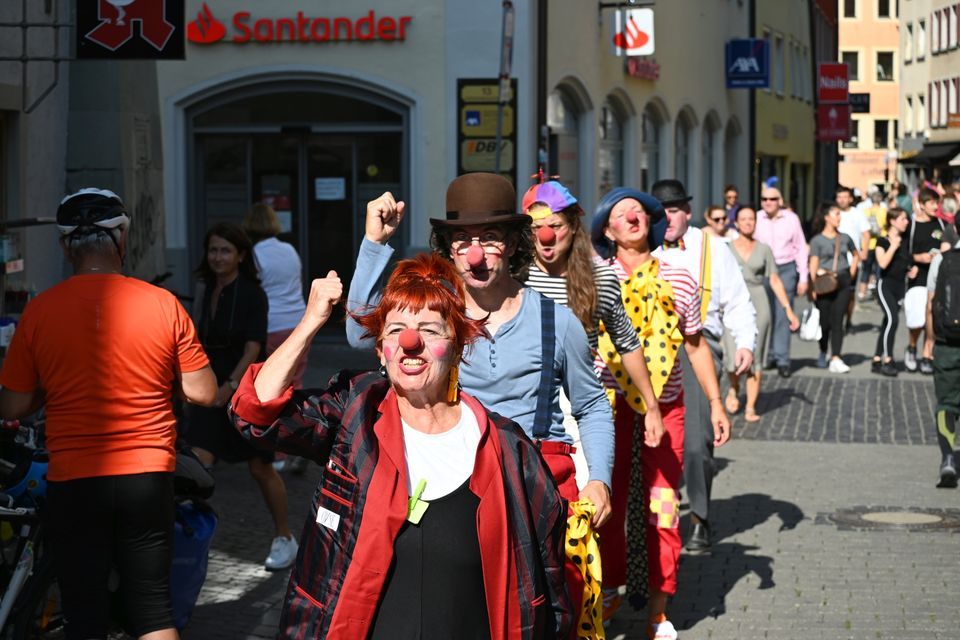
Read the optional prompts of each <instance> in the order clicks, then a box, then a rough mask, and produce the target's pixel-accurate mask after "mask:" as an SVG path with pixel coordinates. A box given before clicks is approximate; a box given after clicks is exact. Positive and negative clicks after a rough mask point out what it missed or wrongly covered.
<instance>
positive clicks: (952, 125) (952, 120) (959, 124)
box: [947, 113, 960, 129]
mask: <svg viewBox="0 0 960 640" xmlns="http://www.w3.org/2000/svg"><path fill="white" fill-rule="evenodd" d="M947 127H948V128H949V129H960V113H950V114H947Z"/></svg>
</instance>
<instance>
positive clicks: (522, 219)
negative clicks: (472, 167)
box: [430, 173, 531, 227]
mask: <svg viewBox="0 0 960 640" xmlns="http://www.w3.org/2000/svg"><path fill="white" fill-rule="evenodd" d="M530 221H531V220H530V216H528V215H526V214H522V213H517V192H516V190H514V188H513V185H512V184H510V181H509V180H507V179H506V178H504V177H503V176H499V175H497V174H495V173H467V174H464V175H462V176H460V177H458V178H456V179H454V180H453V182H451V183H450V186H448V187H447V217H446V218H445V219H440V218H430V224H432V225H433V226H435V227H466V226H469V225H473V224H530Z"/></svg>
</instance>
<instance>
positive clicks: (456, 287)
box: [353, 253, 486, 355]
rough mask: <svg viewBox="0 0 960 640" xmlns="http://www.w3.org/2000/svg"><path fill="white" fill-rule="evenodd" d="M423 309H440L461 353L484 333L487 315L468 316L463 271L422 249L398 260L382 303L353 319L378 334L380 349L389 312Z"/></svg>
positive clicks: (372, 334)
mask: <svg viewBox="0 0 960 640" xmlns="http://www.w3.org/2000/svg"><path fill="white" fill-rule="evenodd" d="M421 309H430V310H431V311H436V312H437V313H439V314H440V316H441V317H442V318H443V319H444V320H446V321H447V324H448V325H449V326H450V328H451V330H452V331H453V336H452V338H453V343H454V345H455V347H456V349H455V351H456V353H457V354H458V355H460V354H462V353H463V349H464V347H465V346H466V345H468V344H470V343H471V342H473V341H474V340H476V339H477V338H478V337H480V336H481V335H483V325H484V324H485V323H486V319H484V320H472V319H470V318H469V317H467V305H466V302H464V290H463V282H462V281H461V280H460V275H459V274H458V273H457V271H456V268H454V266H453V264H452V263H451V262H450V261H449V260H445V259H444V258H442V257H440V256H439V255H438V254H436V253H420V254H417V255H416V256H415V257H413V258H410V259H409V260H401V261H400V262H398V263H397V268H396V269H394V271H393V274H392V275H391V276H390V280H388V281H387V286H386V287H385V288H384V290H383V299H381V300H380V304H378V305H377V306H376V307H375V308H374V309H373V310H372V311H370V312H369V313H366V314H364V315H353V319H354V320H356V321H357V323H358V324H359V325H360V326H362V327H363V328H364V337H368V338H371V337H372V338H376V341H377V348H378V349H379V348H380V346H381V343H382V339H381V334H382V333H383V327H384V325H385V324H386V319H387V314H388V313H390V312H391V311H393V310H408V311H412V312H414V313H415V312H417V311H420V310H421Z"/></svg>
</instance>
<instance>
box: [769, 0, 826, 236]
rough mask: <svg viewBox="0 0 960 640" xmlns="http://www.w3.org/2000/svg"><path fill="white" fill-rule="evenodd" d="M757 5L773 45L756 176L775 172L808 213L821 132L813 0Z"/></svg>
mask: <svg viewBox="0 0 960 640" xmlns="http://www.w3.org/2000/svg"><path fill="white" fill-rule="evenodd" d="M755 10H756V16H755V27H754V37H756V38H763V39H765V40H766V41H767V43H768V46H769V50H770V87H769V88H767V89H758V90H757V91H756V119H755V126H756V134H755V135H756V162H757V172H756V177H757V180H758V181H759V182H760V183H764V182H767V181H770V180H771V179H772V178H774V177H775V178H776V186H777V188H778V189H780V191H781V193H782V194H783V197H784V200H785V201H786V203H787V205H788V206H790V207H791V208H792V209H793V210H794V211H796V212H797V213H798V214H799V215H800V217H801V218H808V217H809V216H810V215H811V212H812V207H813V183H814V170H815V166H814V157H815V133H816V132H815V128H814V96H813V79H812V78H813V68H814V66H813V59H814V57H813V56H814V47H813V44H812V41H811V39H812V36H813V31H812V29H811V19H812V11H811V6H810V0H783V1H782V2H762V1H760V2H756V3H755ZM757 188H758V189H759V185H757Z"/></svg>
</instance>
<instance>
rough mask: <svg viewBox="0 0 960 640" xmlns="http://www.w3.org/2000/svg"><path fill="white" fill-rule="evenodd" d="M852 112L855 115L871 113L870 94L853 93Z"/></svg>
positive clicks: (851, 97)
mask: <svg viewBox="0 0 960 640" xmlns="http://www.w3.org/2000/svg"><path fill="white" fill-rule="evenodd" d="M850 110H851V111H852V112H853V113H870V94H869V93H851V94H850Z"/></svg>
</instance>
